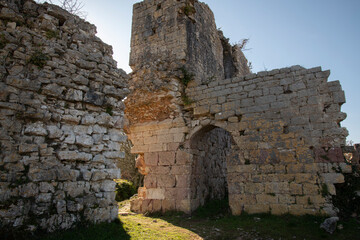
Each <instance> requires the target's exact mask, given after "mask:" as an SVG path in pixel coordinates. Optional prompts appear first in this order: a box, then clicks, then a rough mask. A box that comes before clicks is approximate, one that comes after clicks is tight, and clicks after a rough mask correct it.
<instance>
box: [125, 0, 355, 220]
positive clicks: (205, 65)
mask: <svg viewBox="0 0 360 240" xmlns="http://www.w3.org/2000/svg"><path fill="white" fill-rule="evenodd" d="M130 65H131V67H132V69H133V73H132V76H131V81H130V89H131V90H132V92H131V94H130V95H129V96H128V98H127V99H126V101H125V104H126V110H125V114H126V116H127V118H128V120H129V126H128V129H127V133H128V136H129V138H130V140H131V141H132V142H133V144H134V147H133V149H132V151H133V153H136V154H138V159H137V166H138V168H139V169H140V171H141V173H142V174H144V175H145V178H144V187H142V188H140V189H139V198H138V199H136V200H134V201H133V202H132V209H133V210H134V211H139V212H156V211H168V210H179V211H184V212H187V213H190V212H192V211H193V210H195V209H196V208H197V207H199V206H201V205H203V204H204V203H205V201H207V200H209V199H222V198H228V199H229V205H230V207H231V210H232V213H233V214H240V213H241V212H242V211H246V212H248V213H260V212H271V213H272V214H285V213H291V214H317V213H325V214H332V213H333V209H332V205H331V203H330V200H329V197H328V196H330V195H332V194H336V192H335V187H334V184H336V183H341V182H343V181H344V177H343V175H342V174H341V173H339V172H338V171H337V170H338V169H341V170H342V171H343V172H349V171H351V166H348V165H346V164H345V163H344V158H343V155H342V149H341V147H342V146H343V145H344V144H345V137H346V135H347V131H346V129H344V128H341V126H340V122H341V121H342V120H343V119H344V118H345V117H346V115H345V114H344V113H341V112H340V106H341V105H342V104H343V103H344V102H345V96H344V92H343V91H342V89H341V86H340V83H339V82H338V81H336V82H327V78H328V76H329V74H330V71H322V70H321V68H319V67H318V68H312V69H304V68H302V67H300V66H293V67H291V68H284V69H275V70H272V71H269V72H260V73H257V74H251V73H250V71H249V68H248V67H247V60H246V59H245V57H244V55H243V54H242V52H241V49H239V48H238V47H236V46H231V45H230V44H229V43H228V40H227V39H226V38H225V37H224V36H223V34H222V33H221V32H220V31H218V30H217V28H216V24H215V21H214V16H213V13H212V12H211V10H210V9H209V7H208V6H207V5H206V4H204V3H201V2H199V1H197V0H166V1H165V0H145V1H143V2H140V3H137V4H135V5H134V13H133V27H132V40H131V54H130ZM325 189H327V190H328V191H327V192H326V194H325V193H324V192H325ZM321 193H324V194H321ZM310 203H311V204H310Z"/></svg>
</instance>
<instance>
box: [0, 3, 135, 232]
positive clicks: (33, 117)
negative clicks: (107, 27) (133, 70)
mask: <svg viewBox="0 0 360 240" xmlns="http://www.w3.org/2000/svg"><path fill="white" fill-rule="evenodd" d="M0 22H1V23H2V24H0V29H1V45H2V46H1V56H2V59H3V62H2V64H1V68H0V73H1V74H2V75H3V76H2V78H3V81H1V82H0V121H1V124H0V125H1V127H0V128H1V129H0V140H1V144H0V145H1V151H0V152H1V153H0V155H1V156H0V158H1V160H2V161H0V191H1V194H0V205H1V210H0V215H1V217H0V227H1V228H2V230H3V229H9V231H12V229H11V228H18V229H28V230H29V231H34V230H36V229H38V230H46V231H50V232H51V231H55V230H61V229H68V228H71V227H73V226H75V225H76V223H77V222H79V221H82V220H84V219H86V220H87V221H90V222H93V223H95V222H103V221H111V220H113V219H114V218H115V217H116V214H117V205H116V204H115V203H114V200H115V193H114V190H115V183H114V182H113V179H114V178H119V177H120V171H119V170H118V169H117V168H116V162H117V161H118V160H119V158H121V157H124V153H123V152H121V149H122V144H123V143H124V142H125V141H126V136H125V134H124V133H123V127H124V114H123V111H124V103H123V102H122V99H123V98H124V97H125V96H126V94H128V92H129V89H128V87H127V80H128V76H127V74H126V73H125V72H124V71H122V70H120V69H117V67H116V62H115V61H114V60H113V59H112V56H111V55H112V48H111V46H109V45H107V44H104V43H103V42H102V41H101V40H100V39H99V38H98V37H96V35H95V33H96V28H95V26H93V25H91V24H90V23H88V22H85V21H83V20H81V19H80V18H79V17H77V16H75V15H72V14H70V13H68V12H66V11H65V10H63V9H61V8H59V7H57V6H55V5H51V4H48V3H45V4H37V3H35V2H34V1H4V0H0ZM74 26H75V27H74ZM102 152H104V154H105V155H106V156H107V157H105V156H104V155H102V154H101V153H102ZM94 209H95V210H94ZM0 238H1V237H0Z"/></svg>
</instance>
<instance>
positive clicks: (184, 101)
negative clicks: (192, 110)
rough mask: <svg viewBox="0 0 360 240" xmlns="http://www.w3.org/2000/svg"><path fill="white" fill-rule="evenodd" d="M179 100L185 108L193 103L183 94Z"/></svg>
mask: <svg viewBox="0 0 360 240" xmlns="http://www.w3.org/2000/svg"><path fill="white" fill-rule="evenodd" d="M181 99H182V101H183V103H184V105H185V106H188V105H191V104H192V103H194V101H193V100H191V99H190V98H189V97H188V96H187V95H186V94H185V93H183V94H182V95H181Z"/></svg>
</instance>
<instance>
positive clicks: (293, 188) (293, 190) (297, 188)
mask: <svg viewBox="0 0 360 240" xmlns="http://www.w3.org/2000/svg"><path fill="white" fill-rule="evenodd" d="M290 194H292V195H301V194H303V189H302V185H301V184H297V183H294V182H292V183H290Z"/></svg>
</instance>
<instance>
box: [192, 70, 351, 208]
mask: <svg viewBox="0 0 360 240" xmlns="http://www.w3.org/2000/svg"><path fill="white" fill-rule="evenodd" d="M329 74H330V72H329V71H321V68H313V69H304V68H302V67H299V66H294V67H291V68H284V69H277V70H273V71H270V72H261V73H258V74H252V75H247V76H243V77H238V78H233V79H228V80H225V81H214V82H212V83H211V84H209V85H207V86H206V88H205V86H201V85H200V86H196V87H193V88H188V89H187V90H188V95H189V97H190V98H192V99H194V102H195V103H194V104H193V106H194V118H196V119H204V120H205V119H211V123H210V124H212V125H216V126H221V127H222V128H224V129H225V130H227V131H229V132H230V133H231V135H232V137H233V139H234V141H235V142H236V145H237V146H238V147H239V152H238V153H237V156H236V157H234V158H231V159H229V161H228V162H227V166H228V185H229V189H231V191H229V202H230V207H231V208H232V212H233V213H234V214H239V213H241V212H242V211H243V210H245V211H246V212H249V213H258V212H271V213H273V214H284V213H288V212H289V213H292V214H304V213H309V214H316V213H319V212H321V213H331V211H332V210H331V204H330V198H326V196H325V195H327V193H326V194H325V193H324V191H325V189H327V190H328V191H329V193H330V194H335V191H334V190H335V187H334V184H336V183H341V182H343V181H344V178H343V175H342V174H341V173H339V172H337V169H338V167H340V168H341V169H342V171H343V172H349V171H351V166H350V165H347V164H346V163H345V162H344V157H343V153H342V149H341V146H343V145H344V144H345V137H346V135H347V131H346V129H344V128H341V127H340V124H339V123H340V122H341V121H342V120H343V119H344V118H345V116H346V115H345V114H343V113H341V112H340V106H341V105H342V104H343V103H344V102H345V97H344V93H343V91H342V90H341V87H340V84H339V82H338V81H336V82H327V78H328V76H329Z"/></svg>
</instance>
